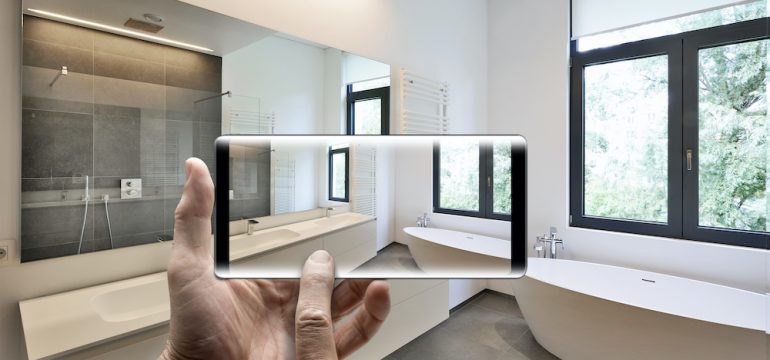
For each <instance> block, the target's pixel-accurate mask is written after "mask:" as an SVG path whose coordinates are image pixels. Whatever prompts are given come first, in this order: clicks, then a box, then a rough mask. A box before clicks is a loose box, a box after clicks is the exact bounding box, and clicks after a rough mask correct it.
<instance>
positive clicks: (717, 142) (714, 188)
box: [698, 40, 770, 231]
mask: <svg viewBox="0 0 770 360" xmlns="http://www.w3.org/2000/svg"><path fill="white" fill-rule="evenodd" d="M767 55H768V54H767V41H766V40H763V41H754V42H747V43H742V44H736V45H728V46H721V47H716V48H710V49H704V50H701V51H700V54H699V67H700V81H699V85H700V90H699V104H698V106H699V129H698V137H699V144H698V186H699V188H698V189H699V199H698V209H699V220H698V223H699V225H701V226H709V227H720V228H730V229H739V230H754V231H768V230H770V228H769V227H768V224H767V218H768V214H769V213H768V202H770V197H768V193H767V188H768V185H769V184H768V178H767V170H768V166H770V163H768V159H769V158H770V157H768V152H769V151H770V146H769V145H768V139H769V138H770V121H768V119H767V106H768V104H767V75H766V70H767V61H768V59H767Z"/></svg>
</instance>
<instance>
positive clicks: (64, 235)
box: [21, 203, 94, 251]
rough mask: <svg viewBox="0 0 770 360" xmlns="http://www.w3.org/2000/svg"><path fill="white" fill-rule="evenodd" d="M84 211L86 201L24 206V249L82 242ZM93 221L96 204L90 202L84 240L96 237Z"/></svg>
mask: <svg viewBox="0 0 770 360" xmlns="http://www.w3.org/2000/svg"><path fill="white" fill-rule="evenodd" d="M84 212H85V203H83V204H82V205H75V206H50V207H39V208H25V209H22V210H21V234H22V235H21V248H22V249H34V248H41V247H50V246H56V245H63V244H70V243H77V242H79V241H80V232H81V229H82V226H83V215H84ZM93 221H94V206H93V204H89V208H88V215H87V217H86V228H85V233H84V235H83V240H84V241H91V240H92V239H93V238H94V237H93V229H94V227H93ZM51 251H54V250H51Z"/></svg>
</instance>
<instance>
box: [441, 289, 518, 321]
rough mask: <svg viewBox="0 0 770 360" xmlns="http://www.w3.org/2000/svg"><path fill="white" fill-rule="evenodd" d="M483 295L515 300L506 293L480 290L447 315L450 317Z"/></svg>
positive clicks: (450, 310)
mask: <svg viewBox="0 0 770 360" xmlns="http://www.w3.org/2000/svg"><path fill="white" fill-rule="evenodd" d="M484 294H495V295H499V296H502V297H506V298H509V299H516V297H515V296H513V295H511V294H506V293H503V292H499V291H497V290H492V289H484V290H481V291H479V292H477V293H476V294H475V295H473V296H471V297H469V298H468V299H466V300H465V301H463V302H461V303H459V304H457V306H455V307H453V308H451V309H449V315H450V316H451V315H452V313H454V312H455V311H457V310H460V308H462V307H463V306H465V305H468V303H470V302H471V301H473V300H476V299H477V298H478V297H479V296H481V295H484Z"/></svg>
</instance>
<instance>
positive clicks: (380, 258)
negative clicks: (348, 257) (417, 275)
mask: <svg viewBox="0 0 770 360" xmlns="http://www.w3.org/2000/svg"><path fill="white" fill-rule="evenodd" d="M355 271H359V272H364V273H365V272H378V271H405V272H422V270H420V268H419V267H418V266H417V263H415V262H414V258H412V254H410V253H409V248H408V247H407V246H406V245H403V244H399V243H392V244H390V245H388V246H386V247H385V248H384V249H382V250H380V251H379V252H378V253H377V256H375V257H374V258H372V259H370V260H369V261H367V262H366V263H364V264H363V265H361V266H359V267H358V268H356V270H355Z"/></svg>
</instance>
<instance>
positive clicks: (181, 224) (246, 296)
mask: <svg viewBox="0 0 770 360" xmlns="http://www.w3.org/2000/svg"><path fill="white" fill-rule="evenodd" d="M185 171H186V173H187V181H186V183H185V185H184V191H183V194H182V199H181V201H180V202H179V205H178V206H177V208H176V213H175V224H174V245H173V249H172V251H171V258H170V260H169V264H168V284H169V294H170V298H171V322H170V334H169V340H168V342H167V344H166V348H165V350H164V351H163V353H162V354H161V359H168V360H177V359H292V358H297V359H336V358H344V357H346V356H348V355H350V354H352V353H353V352H354V351H355V350H356V349H358V348H359V347H361V346H362V345H364V344H365V343H366V342H367V341H369V339H371V337H372V336H374V334H375V333H376V332H377V330H378V329H379V327H380V325H381V324H382V322H383V321H384V320H385V317H386V316H387V315H388V312H389V311H390V295H389V285H388V283H386V282H384V281H372V280H345V281H343V282H342V283H340V285H339V286H337V287H336V288H334V260H333V259H332V258H331V256H329V254H328V253H326V252H325V251H322V250H319V251H316V252H315V253H313V254H312V255H311V256H310V258H308V260H307V262H306V263H305V266H304V268H303V271H302V278H301V279H300V280H299V281H297V280H282V281H270V280H221V279H217V278H216V276H215V275H214V263H213V259H212V257H211V243H212V242H211V213H212V208H213V205H214V184H213V183H212V181H211V176H210V175H209V172H208V168H207V167H206V165H205V164H204V163H203V162H202V161H201V160H199V159H195V158H192V159H189V160H187V162H186V163H185ZM347 315H350V316H347ZM343 317H346V318H345V321H340V320H341V319H342V318H343Z"/></svg>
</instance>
